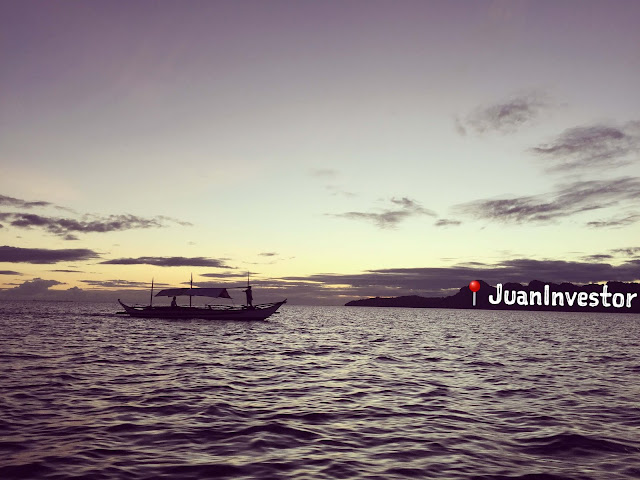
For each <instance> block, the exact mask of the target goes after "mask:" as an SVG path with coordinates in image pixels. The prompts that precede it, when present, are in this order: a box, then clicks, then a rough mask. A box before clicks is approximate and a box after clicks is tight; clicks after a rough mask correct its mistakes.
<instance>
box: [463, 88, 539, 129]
mask: <svg viewBox="0 0 640 480" xmlns="http://www.w3.org/2000/svg"><path fill="white" fill-rule="evenodd" d="M549 106H550V102H549V99H548V98H547V96H546V95H545V94H543V93H541V92H531V93H528V94H521V95H518V96H514V97H512V98H511V99H509V100H507V101H505V102H502V103H495V104H492V105H485V106H482V107H478V108H476V109H475V110H474V111H473V112H472V113H471V114H469V115H468V116H467V117H465V118H464V119H460V118H457V117H456V118H455V127H456V130H457V131H458V133H459V134H460V135H466V134H467V131H468V130H474V131H475V132H477V133H485V132H492V131H493V132H499V133H513V132H515V131H516V130H518V129H519V128H521V127H523V126H526V125H529V124H531V123H533V122H534V121H535V120H536V119H537V118H538V117H539V116H540V113H541V111H542V110H543V109H545V108H547V107H549Z"/></svg>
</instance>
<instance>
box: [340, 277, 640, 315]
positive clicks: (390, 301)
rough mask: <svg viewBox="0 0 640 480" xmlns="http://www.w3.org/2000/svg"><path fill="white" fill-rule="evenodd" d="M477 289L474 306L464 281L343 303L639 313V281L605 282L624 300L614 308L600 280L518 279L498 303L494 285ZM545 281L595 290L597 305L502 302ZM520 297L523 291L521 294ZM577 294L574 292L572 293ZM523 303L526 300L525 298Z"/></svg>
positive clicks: (555, 288) (563, 288) (556, 288)
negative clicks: (449, 287)
mask: <svg viewBox="0 0 640 480" xmlns="http://www.w3.org/2000/svg"><path fill="white" fill-rule="evenodd" d="M479 282H480V290H479V291H478V292H477V294H476V295H477V297H476V306H475V307H474V306H472V296H473V294H472V292H471V290H469V287H468V286H467V285H465V286H464V287H462V288H461V289H460V290H459V291H458V293H456V294H454V295H451V296H448V297H420V296H418V295H411V296H404V297H375V298H365V299H361V300H353V301H351V302H348V303H346V304H345V305H346V306H350V307H405V308H455V309H472V308H477V309H482V310H534V311H535V310H540V311H567V312H607V313H640V284H638V283H626V282H607V284H606V285H607V290H608V292H609V293H621V294H624V296H625V304H624V306H622V307H620V308H616V307H614V306H613V305H610V306H604V305H603V301H602V297H601V293H602V291H603V285H602V284H589V285H574V284H572V283H560V284H557V283H547V282H541V281H539V280H533V281H531V282H530V283H529V284H528V285H521V284H519V283H505V284H503V285H502V288H503V301H502V302H501V303H500V304H498V305H493V304H491V303H490V302H489V295H492V296H493V298H494V299H495V298H496V292H497V289H496V287H494V286H491V285H489V284H488V283H486V282H485V281H483V280H479ZM545 285H549V290H550V291H551V292H563V295H564V292H568V293H569V294H570V295H572V294H573V293H580V292H585V293H587V295H589V294H591V293H593V292H596V293H597V294H598V296H597V298H598V305H597V306H589V302H587V306H579V305H578V302H577V301H574V303H573V305H571V306H569V305H568V302H567V301H566V300H565V302H564V305H563V306H560V305H555V306H554V305H551V302H549V303H550V304H549V305H544V301H542V302H541V303H543V304H542V305H537V304H535V303H536V302H533V303H534V304H527V305H521V304H518V303H515V304H514V305H507V304H505V303H504V291H507V290H508V291H517V292H526V296H527V300H529V297H530V293H529V292H544V286H545ZM634 293H635V294H637V295H636V296H635V297H634V298H633V299H632V300H631V302H630V303H631V306H630V307H627V304H626V298H627V297H628V295H627V294H631V295H633V294H634ZM521 297H523V295H521ZM576 298H577V296H576ZM611 300H612V297H608V303H609V304H611V303H612V302H611ZM527 303H529V302H528V301H527Z"/></svg>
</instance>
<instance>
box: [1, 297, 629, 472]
mask: <svg viewBox="0 0 640 480" xmlns="http://www.w3.org/2000/svg"><path fill="white" fill-rule="evenodd" d="M118 310H119V307H118V305H117V304H115V303H113V304H98V303H54V302H28V301H24V302H8V301H4V302H1V303H0V478H1V479H16V478H19V479H24V478H28V479H51V480H53V479H191V478H194V479H201V478H215V479H227V478H229V479H301V480H302V479H332V480H333V479H354V480H355V479H363V480H364V479H381V480H382V479H384V480H388V479H409V478H418V479H451V480H453V479H501V480H502V479H504V480H506V479H509V480H511V479H519V480H533V479H535V480H561V479H585V480H586V479H607V480H615V479H631V478H640V355H639V354H640V315H634V314H602V313H564V312H520V311H486V310H444V309H403V308H363V307H304V306H294V305H285V306H283V307H282V309H281V311H280V313H279V314H277V315H274V316H273V317H271V318H269V319H268V320H267V321H262V322H237V321H236V322H233V321H206V320H158V319H134V318H128V317H125V316H121V315H115V312H116V311H118Z"/></svg>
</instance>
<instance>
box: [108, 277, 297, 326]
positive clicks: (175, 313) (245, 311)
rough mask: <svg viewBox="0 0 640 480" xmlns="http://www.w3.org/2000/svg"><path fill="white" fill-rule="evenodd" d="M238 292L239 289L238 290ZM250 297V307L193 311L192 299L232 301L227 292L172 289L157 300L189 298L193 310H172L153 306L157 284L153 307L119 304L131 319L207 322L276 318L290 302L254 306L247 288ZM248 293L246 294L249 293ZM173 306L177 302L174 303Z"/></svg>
mask: <svg viewBox="0 0 640 480" xmlns="http://www.w3.org/2000/svg"><path fill="white" fill-rule="evenodd" d="M236 288H237V287H236ZM246 288H248V289H249V293H248V294H247V305H242V306H232V305H205V306H204V307H192V306H191V298H192V297H210V298H229V299H230V298H231V295H229V292H228V291H227V289H226V288H193V287H188V288H168V289H165V290H160V291H159V292H158V293H157V294H156V295H155V296H156V297H180V296H183V297H184V296H188V297H189V306H188V307H182V306H177V305H172V306H166V307H165V306H162V307H155V306H153V282H151V300H150V302H149V305H145V306H140V305H136V306H130V305H126V304H124V303H122V301H120V299H118V303H120V305H122V308H124V312H118V314H125V315H127V314H128V315H130V316H132V317H142V318H170V319H190V318H202V319H207V320H265V319H266V318H267V317H269V316H271V315H273V314H274V313H275V312H276V310H278V308H280V306H281V305H283V304H284V303H286V302H287V300H286V299H284V300H282V301H280V302H272V303H262V304H259V305H252V302H251V293H250V291H251V287H250V286H247V287H246ZM245 292H246V290H245ZM172 303H173V302H172Z"/></svg>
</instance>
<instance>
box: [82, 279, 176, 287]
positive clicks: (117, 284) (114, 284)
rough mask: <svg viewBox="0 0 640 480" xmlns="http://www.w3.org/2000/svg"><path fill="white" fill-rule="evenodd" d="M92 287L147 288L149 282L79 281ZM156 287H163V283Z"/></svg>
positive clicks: (157, 284)
mask: <svg viewBox="0 0 640 480" xmlns="http://www.w3.org/2000/svg"><path fill="white" fill-rule="evenodd" d="M80 281H81V282H82V283H86V284H87V285H90V286H92V287H104V288H148V287H149V282H131V281H129V280H80ZM155 285H156V286H161V285H165V284H163V283H155Z"/></svg>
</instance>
